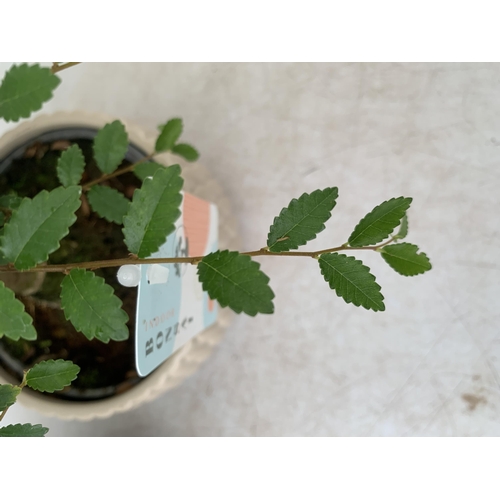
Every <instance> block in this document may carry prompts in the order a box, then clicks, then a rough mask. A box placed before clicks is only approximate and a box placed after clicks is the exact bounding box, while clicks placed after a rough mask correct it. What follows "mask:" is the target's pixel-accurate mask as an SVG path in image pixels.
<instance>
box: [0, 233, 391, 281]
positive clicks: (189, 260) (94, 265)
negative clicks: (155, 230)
mask: <svg viewBox="0 0 500 500" xmlns="http://www.w3.org/2000/svg"><path fill="white" fill-rule="evenodd" d="M394 239H395V237H393V238H391V239H390V240H388V241H386V242H385V243H381V244H380V245H377V246H373V247H352V248H350V247H348V246H347V245H346V244H345V243H344V244H343V245H340V246H338V247H333V248H327V249H325V250H318V251H316V252H270V251H269V249H268V248H267V247H264V248H261V249H260V250H254V251H252V252H241V255H249V256H250V257H262V256H274V257H312V258H314V259H317V258H318V257H319V256H320V255H322V254H324V253H332V252H338V251H340V250H378V249H379V248H382V247H383V246H385V245H388V244H389V243H391V242H392V241H394ZM203 257H204V256H203V255H202V256H197V257H161V258H154V259H139V258H137V257H135V256H130V257H128V258H125V259H112V260H96V261H93V262H77V263H74V264H42V265H41V266H37V267H35V268H33V269H26V270H25V271H18V272H22V273H36V272H42V271H43V272H47V273H65V274H67V273H68V272H69V271H70V270H71V269H90V270H94V269H101V268H104V267H119V266H124V265H127V264H192V265H196V264H198V263H199V262H200V261H201V260H202V259H203ZM12 271H13V269H12V266H9V265H6V266H0V273H4V272H12Z"/></svg>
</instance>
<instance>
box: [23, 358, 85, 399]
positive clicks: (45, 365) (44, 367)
mask: <svg viewBox="0 0 500 500" xmlns="http://www.w3.org/2000/svg"><path fill="white" fill-rule="evenodd" d="M79 372H80V367H79V366H78V365H75V364H74V363H72V362H71V361H66V360H64V359H57V360H53V359H50V360H48V361H41V362H40V363H37V364H36V365H35V366H33V368H31V369H30V370H28V373H27V374H26V384H27V385H28V386H29V387H31V388H32V389H34V390H35V391H40V392H54V391H60V390H61V389H64V388H65V387H66V386H67V385H70V384H71V382H73V380H75V379H76V376H77V375H78V373H79Z"/></svg>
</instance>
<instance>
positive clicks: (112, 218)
mask: <svg viewBox="0 0 500 500" xmlns="http://www.w3.org/2000/svg"><path fill="white" fill-rule="evenodd" d="M87 197H88V200H89V203H90V206H91V207H92V210H94V211H95V212H97V213H98V214H99V215H100V216H101V217H103V218H104V219H106V220H107V221H109V222H116V223H117V224H122V222H123V216H124V215H125V214H126V213H127V211H128V209H129V207H130V201H129V200H127V198H125V196H123V194H122V193H120V192H119V191H117V190H116V189H113V188H110V187H108V186H99V185H96V186H93V187H92V188H91V189H90V190H89V192H88V193H87Z"/></svg>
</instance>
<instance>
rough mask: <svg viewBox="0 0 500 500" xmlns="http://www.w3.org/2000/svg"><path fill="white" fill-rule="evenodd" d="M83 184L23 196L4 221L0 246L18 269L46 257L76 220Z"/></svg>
mask: <svg viewBox="0 0 500 500" xmlns="http://www.w3.org/2000/svg"><path fill="white" fill-rule="evenodd" d="M80 193H81V188H80V186H71V187H68V188H65V187H62V186H61V187H58V188H56V189H54V190H53V191H50V192H47V191H41V192H40V193H38V194H37V195H36V196H35V197H34V198H33V199H30V198H24V199H23V201H22V202H21V205H20V206H19V208H18V209H17V210H16V211H14V212H13V214H12V217H11V218H10V220H9V222H8V223H7V224H6V225H5V229H4V234H3V236H2V237H1V240H0V242H1V249H2V252H3V254H4V255H5V258H6V259H7V260H8V261H9V262H12V263H14V265H15V267H16V269H29V268H31V267H34V266H36V265H37V264H39V263H40V262H44V261H46V260H47V258H48V256H49V254H50V253H52V252H54V251H55V250H57V249H58V248H59V242H60V240H61V239H62V238H64V236H66V235H67V234H68V232H69V227H70V226H71V225H72V224H73V222H75V220H76V215H75V212H76V210H77V209H78V207H79V206H80V203H81V202H80Z"/></svg>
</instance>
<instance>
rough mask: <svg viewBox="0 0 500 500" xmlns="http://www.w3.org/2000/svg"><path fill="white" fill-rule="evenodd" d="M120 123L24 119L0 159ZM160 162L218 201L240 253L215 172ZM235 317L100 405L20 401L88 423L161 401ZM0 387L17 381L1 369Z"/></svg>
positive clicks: (79, 115)
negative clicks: (64, 134)
mask: <svg viewBox="0 0 500 500" xmlns="http://www.w3.org/2000/svg"><path fill="white" fill-rule="evenodd" d="M114 119H116V118H114V117H110V116H105V115H101V114H95V113H86V112H68V113H65V112H59V113H54V114H51V115H42V116H39V117H37V118H35V119H33V120H29V121H24V122H22V123H21V124H20V125H19V126H18V127H16V128H15V129H13V130H11V131H9V132H7V133H6V134H5V135H4V136H3V137H2V138H1V139H0V159H4V158H5V157H6V156H7V155H8V154H9V153H10V152H12V151H14V150H15V149H16V148H20V147H22V146H23V145H24V144H25V143H26V142H27V141H29V140H31V139H33V138H35V137H38V136H40V135H41V134H45V133H48V132H50V131H51V130H57V129H62V128H80V129H81V128H91V129H99V128H101V127H102V126H104V125H105V124H106V123H109V122H111V121H113V120H114ZM121 121H122V122H123V123H124V125H125V127H126V129H127V132H128V136H129V140H130V142H131V143H132V144H134V145H135V146H137V147H138V148H139V149H142V150H143V151H146V152H148V153H149V152H152V151H154V144H155V140H156V135H157V134H154V133H148V132H147V131H144V130H143V129H141V128H139V127H137V126H135V125H133V124H130V123H128V122H126V121H124V120H121ZM155 161H157V162H159V163H162V164H164V165H172V164H174V163H178V164H180V166H181V167H182V169H183V171H182V176H183V178H184V188H183V189H184V190H185V191H186V192H188V193H191V194H193V195H195V196H198V197H200V198H203V199H205V200H207V201H210V202H213V203H215V204H216V205H217V207H218V209H219V247H220V248H228V249H232V250H237V249H238V248H239V237H238V232H237V225H236V222H235V220H234V218H233V216H232V212H231V206H230V203H229V200H228V198H227V197H226V196H225V194H224V192H223V190H222V188H221V186H220V185H219V184H218V183H217V182H216V181H215V180H214V178H213V177H212V176H211V175H210V173H209V171H208V170H207V169H206V168H205V167H203V165H201V164H199V163H187V162H185V161H184V160H183V159H182V158H180V157H177V156H175V155H172V154H170V153H164V154H162V155H158V156H157V157H155ZM231 318H232V313H231V311H229V310H228V309H221V308H219V317H218V321H217V323H216V324H215V325H213V326H212V327H210V328H208V329H206V330H205V331H203V332H202V333H200V334H199V335H197V336H196V337H194V338H193V339H192V340H191V341H189V342H188V343H187V344H186V345H184V346H183V347H182V348H181V349H180V350H179V351H177V352H176V353H175V354H174V355H173V356H171V357H170V358H169V359H168V360H167V361H166V362H165V363H163V364H162V365H161V366H160V367H158V368H157V369H156V370H155V371H154V372H153V373H152V374H151V375H149V376H148V377H146V378H145V379H144V380H142V381H141V383H140V384H138V385H136V386H133V387H132V388H131V389H129V390H128V391H126V392H124V393H122V394H118V395H115V396H112V397H109V398H107V399H102V400H97V401H89V402H80V401H78V402H77V401H75V402H73V401H66V400H59V399H55V398H52V397H46V396H44V395H43V394H40V393H38V392H36V391H31V390H29V389H27V388H25V389H24V390H23V391H22V393H21V394H20V395H19V397H18V401H19V402H20V403H21V404H23V405H24V406H26V407H28V408H32V409H34V410H36V411H39V412H40V413H42V414H44V415H47V416H51V417H57V418H61V419H65V420H82V421H83V420H92V419H94V418H107V417H110V416H112V415H113V414H115V413H120V412H124V411H128V410H132V409H133V408H137V407H139V406H141V405H143V404H144V403H147V402H150V401H152V400H154V399H156V398H157V397H158V396H159V395H160V394H162V393H164V392H165V391H167V390H169V389H172V388H173V387H175V386H177V385H179V384H180V383H181V382H182V381H183V380H184V379H186V378H187V377H189V375H191V374H192V373H194V372H195V371H196V370H197V369H198V368H199V367H200V365H201V364H202V363H203V362H204V361H205V359H206V358H207V357H208V356H209V355H210V353H211V352H212V350H213V349H214V347H215V346H216V345H217V344H218V343H219V342H220V341H221V339H222V336H223V334H224V331H225V329H226V327H227V326H228V324H229V322H230V321H231ZM0 383H17V382H16V381H14V380H12V379H11V377H10V376H9V375H8V374H6V373H5V372H4V371H3V370H2V369H1V368H0Z"/></svg>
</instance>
